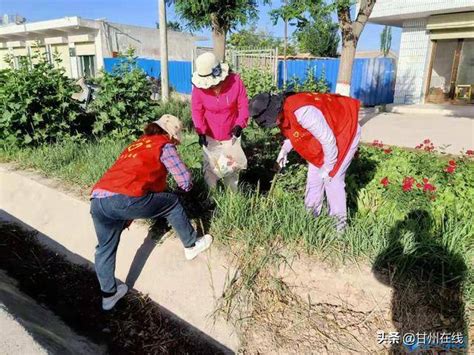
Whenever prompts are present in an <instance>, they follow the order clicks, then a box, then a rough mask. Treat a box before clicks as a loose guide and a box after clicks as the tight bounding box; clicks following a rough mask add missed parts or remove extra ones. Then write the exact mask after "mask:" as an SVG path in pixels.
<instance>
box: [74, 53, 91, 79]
mask: <svg viewBox="0 0 474 355" xmlns="http://www.w3.org/2000/svg"><path fill="white" fill-rule="evenodd" d="M77 58H78V59H79V76H85V77H87V78H91V77H94V76H95V55H80V56H78V57H77Z"/></svg>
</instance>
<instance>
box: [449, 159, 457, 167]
mask: <svg viewBox="0 0 474 355" xmlns="http://www.w3.org/2000/svg"><path fill="white" fill-rule="evenodd" d="M448 164H449V165H450V166H456V161H454V160H450V161H448Z"/></svg>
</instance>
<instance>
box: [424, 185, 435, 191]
mask: <svg viewBox="0 0 474 355" xmlns="http://www.w3.org/2000/svg"><path fill="white" fill-rule="evenodd" d="M434 190H436V187H435V186H433V185H431V184H430V183H426V184H425V185H424V186H423V191H434Z"/></svg>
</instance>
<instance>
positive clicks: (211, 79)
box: [191, 53, 249, 191]
mask: <svg viewBox="0 0 474 355" xmlns="http://www.w3.org/2000/svg"><path fill="white" fill-rule="evenodd" d="M192 83H193V85H194V86H193V91H192V95H191V106H192V119H193V122H194V126H195V129H196V132H197V134H198V135H199V144H200V145H201V146H203V147H207V150H208V151H210V152H211V154H212V152H213V151H214V150H220V149H221V148H222V147H231V148H232V149H231V151H229V152H228V153H226V155H233V154H236V155H238V156H243V158H244V159H245V155H244V152H243V150H242V148H241V144H240V136H241V134H242V130H243V129H244V128H245V127H246V126H247V122H248V118H249V115H248V98H247V92H246V90H245V86H244V83H243V82H242V80H241V79H240V77H239V76H238V75H237V74H234V73H230V72H229V65H228V64H227V63H220V62H219V61H218V60H217V58H216V57H215V56H214V54H212V53H204V54H201V55H200V56H199V57H198V58H197V59H196V71H195V72H194V73H193V77H192ZM212 164H213V162H212V161H210V159H209V157H208V156H207V155H206V154H204V179H205V180H206V183H207V184H208V186H209V187H211V188H214V187H216V184H217V181H218V180H219V177H218V176H217V175H216V174H214V173H213V169H212V168H213V167H212V166H211V165H212ZM223 182H224V185H226V186H227V187H229V188H231V189H232V190H234V191H235V190H237V185H238V182H239V173H238V172H236V173H234V174H231V175H229V176H226V177H224V179H223Z"/></svg>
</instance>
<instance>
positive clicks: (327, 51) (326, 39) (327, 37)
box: [293, 16, 339, 57]
mask: <svg viewBox="0 0 474 355" xmlns="http://www.w3.org/2000/svg"><path fill="white" fill-rule="evenodd" d="M293 35H294V36H295V38H296V40H297V43H298V48H299V50H300V51H301V52H303V53H311V54H312V55H314V56H316V57H337V48H338V45H339V28H338V25H337V24H336V23H334V22H332V20H331V18H330V17H329V16H327V17H326V18H323V19H322V20H317V21H316V20H311V21H308V22H306V23H305V24H304V25H302V26H300V27H298V28H297V29H296V31H295V32H294V34H293Z"/></svg>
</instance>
